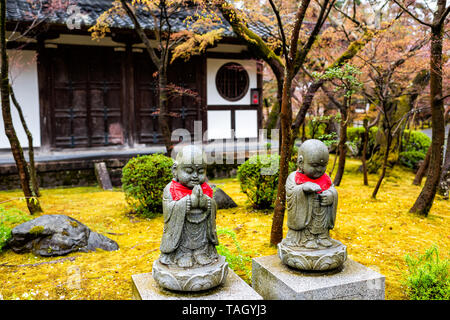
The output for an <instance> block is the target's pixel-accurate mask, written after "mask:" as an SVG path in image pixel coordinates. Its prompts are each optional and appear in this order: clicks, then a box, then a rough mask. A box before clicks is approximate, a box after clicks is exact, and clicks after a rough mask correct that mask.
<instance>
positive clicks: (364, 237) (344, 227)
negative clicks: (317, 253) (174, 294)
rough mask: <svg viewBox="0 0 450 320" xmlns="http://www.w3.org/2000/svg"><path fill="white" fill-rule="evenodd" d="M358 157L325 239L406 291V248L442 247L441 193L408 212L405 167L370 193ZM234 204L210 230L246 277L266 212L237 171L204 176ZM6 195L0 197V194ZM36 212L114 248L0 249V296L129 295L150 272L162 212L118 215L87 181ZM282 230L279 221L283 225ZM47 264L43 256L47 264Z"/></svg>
mask: <svg viewBox="0 0 450 320" xmlns="http://www.w3.org/2000/svg"><path fill="white" fill-rule="evenodd" d="M359 164H360V162H359V161H358V160H350V159H349V160H348V162H347V171H346V173H345V175H344V178H343V181H342V183H341V186H340V187H338V188H337V189H338V192H339V206H338V208H339V212H338V216H337V222H336V226H335V229H334V230H332V232H331V235H332V237H333V238H335V239H338V240H340V241H342V242H343V243H344V244H346V245H347V248H348V254H349V257H350V258H351V259H353V260H356V261H357V262H359V263H362V264H364V265H366V266H368V267H371V268H373V269H375V270H377V271H379V272H381V273H382V274H384V275H385V276H386V299H406V298H407V297H406V296H405V294H404V292H405V290H404V288H403V287H402V284H401V280H402V275H403V274H404V272H405V271H406V270H407V268H406V264H405V260H404V257H405V255H406V254H408V253H410V254H412V253H415V252H424V251H425V249H427V248H429V247H430V246H431V245H433V244H436V245H437V246H438V247H439V250H440V252H441V254H442V255H443V256H448V253H449V252H450V232H449V231H450V223H449V219H450V201H446V200H442V199H439V198H436V200H435V203H434V205H433V208H432V210H431V213H430V214H429V216H428V217H427V218H424V217H420V216H417V215H412V214H410V213H408V210H409V208H410V207H411V206H412V204H413V203H414V201H415V199H416V198H417V196H418V194H419V193H420V190H421V187H418V186H413V185H412V184H411V182H412V180H413V177H414V175H413V173H412V172H410V171H406V170H404V169H402V168H399V167H396V168H394V170H393V171H392V172H390V175H389V177H387V178H386V179H385V182H384V183H383V185H382V188H381V190H380V192H379V194H378V199H377V200H372V199H371V198H370V196H371V193H372V190H373V188H374V185H375V183H376V179H377V176H375V175H370V176H369V180H370V185H369V186H364V185H363V182H362V181H363V180H362V174H361V173H360V172H358V167H359ZM212 182H214V183H216V184H217V185H219V186H220V187H222V188H223V189H224V190H225V192H227V193H228V194H229V195H230V196H231V197H232V198H233V199H234V200H235V201H236V202H237V204H238V205H239V207H238V208H234V209H227V210H219V212H218V214H217V228H218V229H219V230H222V232H221V235H220V237H219V238H220V241H221V244H222V245H224V246H225V247H226V248H228V249H229V250H230V251H231V252H233V253H236V248H235V245H234V243H233V240H232V238H231V237H230V236H229V234H230V232H228V231H232V232H234V233H235V234H236V239H237V241H238V242H239V244H240V246H241V248H242V250H243V251H244V252H245V256H246V258H247V259H246V260H244V266H243V267H242V266H241V267H238V268H237V270H236V272H237V274H238V275H239V276H241V277H242V278H243V279H244V280H246V281H247V282H250V276H251V273H250V271H251V260H250V259H249V258H251V257H258V256H264V255H272V254H275V253H276V248H275V247H272V246H270V245H269V236H270V228H271V222H272V220H271V219H272V215H271V212H263V211H255V210H252V209H251V208H249V207H248V206H247V204H246V196H245V195H244V194H243V193H241V192H240V188H239V182H238V180H237V179H223V180H214V181H212ZM21 196H22V194H21V192H20V191H19V190H15V191H6V192H0V203H1V204H0V205H1V206H3V207H5V208H11V207H14V208H18V209H20V210H22V211H23V212H27V211H26V206H25V203H24V202H23V201H20V200H12V201H7V200H9V199H14V198H19V197H21ZM5 201H7V202H5ZM41 204H42V206H43V209H44V210H45V213H44V214H65V215H69V216H71V217H73V218H75V219H77V220H79V221H81V222H82V223H84V224H86V225H87V226H88V227H90V228H91V229H93V230H95V231H97V232H100V233H102V234H104V235H106V236H108V237H110V238H111V239H114V240H115V241H117V242H118V244H119V246H120V250H118V251H115V252H106V251H101V250H97V251H96V252H93V253H72V254H70V255H68V256H66V257H53V258H43V257H36V256H34V255H33V254H31V253H30V254H16V253H14V252H12V251H11V250H5V251H4V252H2V253H0V283H1V287H0V295H1V296H0V298H1V297H3V299H16V298H20V299H27V298H28V299H30V298H33V299H131V275H133V274H137V273H145V272H150V271H151V268H152V263H153V261H154V260H155V259H157V258H158V256H159V243H160V238H161V235H162V229H163V219H162V216H160V217H157V218H155V219H152V220H146V219H141V218H138V217H136V216H134V215H130V214H127V207H126V203H125V200H124V194H123V193H122V191H121V190H120V189H116V190H114V191H102V190H100V189H99V188H96V187H86V188H64V189H62V188H61V189H47V190H46V189H43V190H42V198H41ZM284 232H286V227H285V229H284ZM49 262H52V263H49Z"/></svg>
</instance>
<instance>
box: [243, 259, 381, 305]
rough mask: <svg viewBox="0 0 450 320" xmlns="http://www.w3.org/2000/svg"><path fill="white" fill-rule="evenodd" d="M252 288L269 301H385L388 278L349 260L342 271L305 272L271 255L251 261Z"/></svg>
mask: <svg viewBox="0 0 450 320" xmlns="http://www.w3.org/2000/svg"><path fill="white" fill-rule="evenodd" d="M252 287H253V289H255V290H256V292H258V293H259V294H260V295H261V296H262V297H263V298H264V299H266V300H384V289H385V277H384V276H383V275H382V274H380V273H378V272H376V271H374V270H372V269H370V268H367V267H365V266H363V265H362V264H360V263H357V262H355V261H353V260H350V259H347V260H346V261H345V262H344V265H343V268H342V270H341V271H340V272H334V273H310V272H309V273H306V272H301V271H297V270H294V269H292V268H289V267H287V266H285V265H284V264H282V263H281V261H280V259H279V258H278V256H277V255H272V256H265V257H259V258H254V259H252Z"/></svg>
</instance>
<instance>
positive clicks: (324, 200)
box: [319, 190, 334, 206]
mask: <svg viewBox="0 0 450 320" xmlns="http://www.w3.org/2000/svg"><path fill="white" fill-rule="evenodd" d="M319 198H320V205H322V206H331V205H332V204H333V200H334V199H333V194H332V193H331V191H330V190H325V191H324V192H322V193H321V194H319Z"/></svg>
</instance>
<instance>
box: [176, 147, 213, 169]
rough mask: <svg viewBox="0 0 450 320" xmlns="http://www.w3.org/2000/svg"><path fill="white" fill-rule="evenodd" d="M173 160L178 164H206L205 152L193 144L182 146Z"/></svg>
mask: <svg viewBox="0 0 450 320" xmlns="http://www.w3.org/2000/svg"><path fill="white" fill-rule="evenodd" d="M175 162H176V163H177V164H178V165H180V164H206V154H205V152H203V150H202V149H201V148H199V147H197V146H195V145H187V146H184V147H183V148H182V149H181V150H180V152H178V154H177V156H176V158H175Z"/></svg>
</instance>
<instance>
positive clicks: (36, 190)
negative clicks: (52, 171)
mask: <svg viewBox="0 0 450 320" xmlns="http://www.w3.org/2000/svg"><path fill="white" fill-rule="evenodd" d="M9 90H10V94H11V100H12V101H13V104H14V106H15V107H16V109H17V112H18V113H19V117H20V121H21V122H22V126H23V129H24V131H25V133H26V135H27V139H28V157H29V162H30V163H29V166H28V167H29V169H30V179H31V185H32V187H33V191H34V193H35V195H36V197H40V196H41V193H40V192H39V184H38V181H37V174H36V164H35V161H34V147H33V135H32V134H31V132H30V130H29V129H28V125H27V122H26V121H25V117H24V115H23V111H22V107H21V106H20V104H19V102H18V101H17V99H16V95H15V94H14V90H13V87H12V86H11V85H10V86H9Z"/></svg>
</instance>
